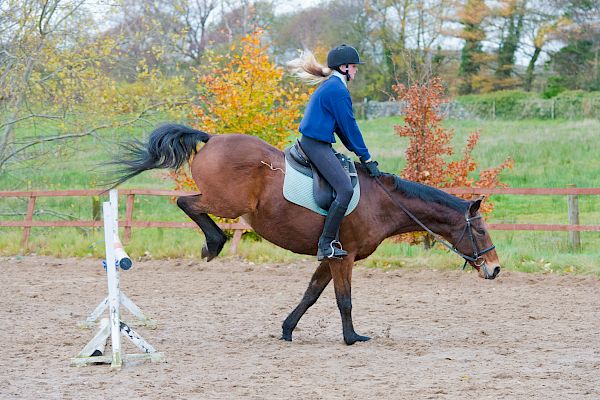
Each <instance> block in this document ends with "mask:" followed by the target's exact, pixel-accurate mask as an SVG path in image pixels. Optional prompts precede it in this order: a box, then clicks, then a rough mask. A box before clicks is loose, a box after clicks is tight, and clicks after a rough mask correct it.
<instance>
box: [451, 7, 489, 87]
mask: <svg viewBox="0 0 600 400" xmlns="http://www.w3.org/2000/svg"><path fill="white" fill-rule="evenodd" d="M457 11H458V19H459V22H460V23H461V24H462V26H463V28H462V30H461V31H460V32H459V33H458V34H457V36H458V37H459V38H461V39H463V40H464V45H463V47H462V50H461V53H460V69H459V76H460V77H461V78H462V82H461V84H460V86H459V93H460V94H469V93H473V92H476V91H477V85H476V77H477V75H478V74H479V72H480V70H481V67H482V59H483V58H484V52H483V46H482V42H483V40H484V39H485V36H486V33H485V30H484V27H483V22H484V20H485V19H486V18H487V17H488V15H489V9H488V8H487V6H486V4H485V1H484V0H466V3H465V4H464V6H463V7H461V8H459V9H458V10H457Z"/></svg>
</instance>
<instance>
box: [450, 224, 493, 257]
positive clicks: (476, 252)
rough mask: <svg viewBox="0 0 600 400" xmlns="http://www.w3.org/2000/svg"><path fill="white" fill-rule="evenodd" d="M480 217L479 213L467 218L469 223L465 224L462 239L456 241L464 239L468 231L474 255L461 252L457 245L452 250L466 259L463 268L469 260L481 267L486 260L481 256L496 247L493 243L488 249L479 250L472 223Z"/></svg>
mask: <svg viewBox="0 0 600 400" xmlns="http://www.w3.org/2000/svg"><path fill="white" fill-rule="evenodd" d="M480 218H481V214H478V215H476V216H474V217H471V218H469V217H467V218H466V222H467V223H466V224H465V230H464V231H463V233H462V235H460V239H458V240H457V241H456V243H460V241H461V240H462V239H463V237H465V233H468V234H469V239H471V247H472V248H473V256H472V257H470V256H467V255H466V254H463V253H461V252H460V251H459V250H458V249H457V248H456V246H452V251H454V252H455V253H456V254H458V255H460V256H461V257H462V258H464V259H465V264H464V265H463V269H465V268H466V267H467V263H468V262H469V261H470V262H472V263H473V265H475V267H476V268H479V267H481V266H482V265H483V263H484V262H485V260H484V259H483V257H481V256H482V255H484V254H485V253H488V252H490V251H492V250H494V249H495V248H496V246H495V245H491V246H490V247H488V248H486V249H483V250H481V251H480V250H479V246H477V242H476V241H475V238H474V237H473V226H472V225H471V221H473V220H476V219H480ZM479 260H481V261H479ZM478 261H479V263H478Z"/></svg>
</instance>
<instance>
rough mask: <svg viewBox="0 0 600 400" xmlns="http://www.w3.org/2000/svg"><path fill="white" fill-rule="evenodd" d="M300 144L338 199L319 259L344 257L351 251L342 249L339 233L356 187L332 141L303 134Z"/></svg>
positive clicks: (327, 223)
mask: <svg viewBox="0 0 600 400" xmlns="http://www.w3.org/2000/svg"><path fill="white" fill-rule="evenodd" d="M300 144H301V146H302V150H304V152H305V153H306V155H307V156H308V158H310V161H311V162H312V163H313V164H314V165H315V167H316V168H317V170H318V171H319V173H320V174H321V176H323V178H324V179H325V180H326V181H327V182H328V183H329V184H330V185H331V186H332V187H333V190H334V191H335V194H336V197H335V200H334V201H333V203H332V204H331V207H330V208H329V211H328V213H327V216H326V217H325V225H324V226H323V233H322V234H321V237H320V238H319V246H318V251H317V258H318V259H319V261H320V260H323V259H325V258H339V257H344V256H345V255H347V254H348V253H347V252H346V251H344V250H342V249H341V245H340V244H339V241H338V240H337V237H338V232H339V228H340V225H341V224H342V220H343V219H344V215H345V213H346V210H347V209H348V204H349V203H350V200H351V199H352V193H353V189H352V184H351V183H350V178H349V177H348V175H347V174H346V172H345V171H344V169H343V168H342V166H341V165H340V162H339V160H338V158H337V157H336V156H335V154H334V153H333V150H332V148H331V144H330V143H326V142H321V141H318V140H315V139H311V138H309V137H306V136H302V139H301V140H300ZM338 246H339V247H338Z"/></svg>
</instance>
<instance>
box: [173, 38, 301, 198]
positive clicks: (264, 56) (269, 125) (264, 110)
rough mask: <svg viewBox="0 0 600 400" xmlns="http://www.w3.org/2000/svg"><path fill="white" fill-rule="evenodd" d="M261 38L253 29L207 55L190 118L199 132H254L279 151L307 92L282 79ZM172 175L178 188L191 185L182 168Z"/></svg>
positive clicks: (290, 132)
mask: <svg viewBox="0 0 600 400" xmlns="http://www.w3.org/2000/svg"><path fill="white" fill-rule="evenodd" d="M263 36H264V32H263V31H262V30H257V31H255V32H254V33H252V34H249V35H246V36H245V37H244V38H242V40H241V41H240V42H239V43H237V44H233V45H232V46H231V47H230V51H229V52H227V53H225V54H212V55H211V56H210V57H208V61H207V66H206V67H205V68H204V70H203V71H204V73H202V75H200V77H199V79H198V91H199V93H200V94H199V100H200V105H199V106H197V107H195V108H194V109H193V115H192V116H191V117H192V118H193V119H194V120H195V121H196V122H195V125H197V126H198V127H199V129H202V130H204V131H208V132H210V133H225V134H226V133H244V134H249V135H254V136H257V137H259V138H261V139H263V140H265V141H266V142H268V143H270V144H272V145H273V146H275V147H277V148H279V149H282V148H283V147H284V146H285V145H286V144H288V143H289V142H290V139H291V137H292V136H293V133H294V132H295V131H297V128H298V122H299V120H300V117H301V107H303V106H304V105H305V104H306V102H307V101H308V93H307V92H306V91H305V90H303V89H301V88H300V87H298V86H297V85H296V84H295V83H293V82H289V81H286V80H285V79H284V70H283V68H281V67H279V66H277V65H276V64H275V63H274V62H273V61H272V60H271V57H270V55H269V48H268V45H266V44H264V43H262V38H263ZM173 177H174V178H175V181H176V183H177V186H178V188H193V187H194V184H193V181H192V180H191V178H190V177H189V174H188V173H187V172H186V171H185V170H181V171H178V172H177V173H175V174H173Z"/></svg>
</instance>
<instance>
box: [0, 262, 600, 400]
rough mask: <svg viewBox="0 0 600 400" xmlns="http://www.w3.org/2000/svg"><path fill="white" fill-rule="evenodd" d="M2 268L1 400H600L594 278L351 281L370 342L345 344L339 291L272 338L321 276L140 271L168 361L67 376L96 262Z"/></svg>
mask: <svg viewBox="0 0 600 400" xmlns="http://www.w3.org/2000/svg"><path fill="white" fill-rule="evenodd" d="M0 262H1V265H2V286H1V288H2V297H1V298H2V303H1V304H2V307H1V308H0V322H1V329H0V343H2V345H3V349H2V356H1V357H0V398H2V399H12V398H19V399H106V398H125V397H127V398H133V399H137V398H143V399H169V398H171V399H236V398H244V399H275V398H277V399H279V398H283V399H288V398H291V399H321V398H322V399H420V398H435V399H437V398H442V399H465V398H474V399H488V398H489V399H501V398H515V399H599V398H600V281H599V280H598V279H597V278H594V277H573V276H562V277H559V276H553V275H527V274H521V273H515V272H503V273H502V274H501V275H500V277H499V278H498V279H496V280H495V281H484V280H482V279H479V278H478V277H477V276H476V274H475V273H467V272H461V271H445V272H436V271H431V270H422V271H413V270H392V271H382V270H371V269H365V268H357V269H356V271H355V274H354V286H353V296H354V297H353V300H354V325H355V327H356V329H357V332H358V333H360V334H365V335H369V336H372V337H373V340H371V341H370V342H367V343H358V344H356V345H354V346H346V345H345V344H344V343H343V341H342V335H341V323H340V317H339V313H338V310H337V307H336V304H335V299H334V294H333V288H332V286H329V287H328V288H327V289H326V290H325V292H324V294H323V296H322V297H321V299H320V300H319V302H317V304H316V305H315V306H314V307H313V308H312V309H310V310H309V311H308V313H307V314H306V315H305V316H304V318H303V319H302V320H301V321H300V324H299V326H298V328H297V329H296V331H295V332H294V341H293V342H292V343H288V342H283V341H280V340H278V338H279V336H280V334H281V328H280V326H281V322H282V321H283V319H284V318H285V317H286V316H287V314H288V312H289V311H291V309H292V308H293V307H294V306H295V305H296V303H297V302H298V301H299V299H300V297H301V295H302V293H303V292H304V289H305V288H306V285H307V283H308V280H309V278H310V276H311V274H312V271H313V269H314V267H315V263H309V262H305V263H298V264H293V265H273V264H264V265H254V264H251V263H248V262H245V261H241V260H238V259H232V258H225V259H220V260H219V259H217V260H215V261H212V262H211V263H205V262H203V261H190V260H185V261H181V262H178V261H144V262H137V263H135V264H134V267H133V268H132V269H131V270H129V271H124V272H122V274H121V288H122V290H123V291H124V292H125V293H126V294H127V295H128V296H129V297H130V298H131V299H132V300H133V301H134V302H135V303H136V304H137V305H138V306H139V307H140V308H141V309H142V310H143V311H144V312H145V313H146V314H148V315H149V316H151V317H153V318H155V319H156V320H157V322H158V324H159V326H158V329H156V330H149V329H147V328H143V327H142V328H139V329H138V331H139V333H140V334H141V335H142V336H144V337H145V338H146V339H147V340H148V342H150V343H151V344H152V345H153V346H154V347H156V348H157V349H158V350H159V351H162V352H164V353H165V354H166V357H167V362H166V363H150V362H135V363H130V364H128V365H126V366H125V367H124V368H123V369H122V370H121V371H114V370H111V369H110V366H108V365H94V366H86V367H71V366H69V361H70V358H71V357H73V356H75V355H76V354H77V353H78V352H79V351H80V350H81V349H82V348H83V346H84V345H85V344H86V343H87V342H88V341H89V340H90V339H91V338H92V336H93V334H94V331H93V330H85V329H79V328H77V327H76V323H77V322H78V321H80V320H83V319H85V317H86V316H87V315H89V313H90V312H91V311H92V310H93V309H94V308H95V306H96V305H97V304H98V303H99V302H100V300H101V299H102V298H103V297H104V296H105V294H106V279H105V275H104V272H103V270H102V267H101V265H100V262H99V261H98V260H90V259H87V260H81V259H53V258H44V257H25V258H21V259H17V258H0ZM124 314H125V316H128V315H127V314H126V313H124ZM124 340H125V339H124ZM125 342H127V341H126V340H125ZM125 342H124V343H125ZM125 348H126V350H129V352H137V349H135V348H133V347H132V346H131V345H130V344H127V345H126V347H125Z"/></svg>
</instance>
